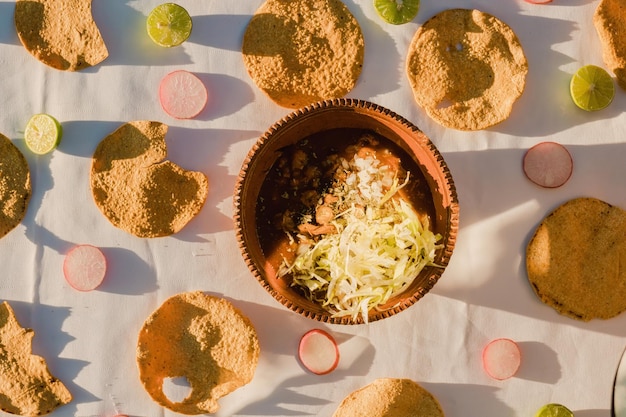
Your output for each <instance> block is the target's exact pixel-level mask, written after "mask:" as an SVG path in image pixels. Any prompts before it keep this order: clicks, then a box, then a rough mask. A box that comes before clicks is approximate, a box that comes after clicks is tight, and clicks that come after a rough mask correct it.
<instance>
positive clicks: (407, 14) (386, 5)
mask: <svg viewBox="0 0 626 417" xmlns="http://www.w3.org/2000/svg"><path fill="white" fill-rule="evenodd" d="M374 7H375V8H376V12H378V15H379V16H380V17H382V19H383V20H384V21H385V22H387V23H391V24H392V25H402V24H404V23H408V22H410V21H411V20H413V19H414V18H415V16H417V11H418V10H419V8H420V0H374Z"/></svg>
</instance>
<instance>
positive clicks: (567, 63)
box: [0, 0, 626, 417]
mask: <svg viewBox="0 0 626 417" xmlns="http://www.w3.org/2000/svg"><path fill="white" fill-rule="evenodd" d="M178 2H179V4H181V5H183V6H184V7H185V8H186V9H187V10H188V11H189V12H190V14H191V15H192V17H193V22H194V28H193V33H192V35H191V37H190V39H189V40H188V41H187V42H186V43H185V44H184V45H183V46H181V47H178V48H173V49H164V48H159V47H157V46H155V45H153V44H152V43H151V41H150V40H149V38H148V37H147V35H146V33H145V28H144V27H145V26H144V25H145V18H146V16H147V14H148V13H149V11H150V10H151V9H152V8H153V7H154V6H156V5H157V4H159V3H160V1H159V0H145V1H137V0H96V1H94V2H93V14H94V18H95V20H96V22H97V24H98V25H99V27H100V30H101V33H102V35H103V38H104V40H105V42H106V43H107V46H108V49H109V54H110V55H109V57H108V59H107V60H106V61H104V62H103V63H102V64H100V65H98V66H96V67H94V68H91V69H87V70H85V71H82V72H78V73H70V72H62V71H58V70H54V69H51V68H49V67H46V66H45V65H43V64H41V63H40V62H38V61H37V60H35V59H34V58H33V57H32V56H31V55H30V54H28V52H27V51H26V50H25V49H24V48H23V47H22V45H21V44H20V42H19V40H18V38H17V35H16V33H15V29H14V26H13V11H14V8H15V3H14V2H13V1H8V0H0V74H1V77H0V100H1V101H2V111H1V112H0V132H2V133H3V134H5V135H6V136H8V137H10V138H11V139H12V140H13V141H14V143H15V144H16V145H17V146H18V147H19V148H20V149H21V150H22V151H23V152H24V154H25V155H26V157H27V159H28V162H29V164H30V167H31V173H32V180H33V190H34V193H33V197H32V200H31V202H30V206H29V208H28V213H27V215H26V218H25V219H24V221H23V222H22V224H21V225H20V226H18V227H17V228H16V229H14V230H13V231H12V232H11V233H10V234H8V235H7V236H5V237H4V238H2V239H1V240H0V268H1V270H2V272H1V273H0V298H1V299H3V300H8V301H9V302H10V303H11V305H12V306H13V307H14V309H15V311H16V314H17V317H18V320H20V322H21V324H22V325H24V326H26V327H30V328H33V329H34V330H35V338H34V344H33V348H34V351H35V353H37V354H39V355H42V356H43V357H45V358H46V359H47V361H48V364H49V367H50V369H51V371H52V373H53V374H54V375H55V376H57V377H58V378H59V379H61V380H62V381H63V382H65V384H66V385H67V386H68V388H69V389H70V391H71V392H72V393H73V395H74V400H73V402H72V403H70V404H69V405H66V406H64V407H61V408H59V409H58V410H57V411H55V412H54V413H53V415H54V416H59V417H65V416H112V415H114V414H116V413H125V414H128V415H130V416H136V417H143V416H146V417H147V416H160V415H165V416H170V415H175V413H172V412H170V411H168V410H166V409H162V408H161V407H159V406H158V405H156V403H154V402H153V401H152V400H151V398H150V397H149V396H148V394H147V393H146V392H145V391H144V389H143V387H142V385H141V383H140V382H139V378H138V372H137V368H136V365H135V348H136V343H137V334H138V331H139V328H140V327H141V325H142V324H143V321H144V319H145V318H146V317H147V316H148V315H149V314H150V313H151V312H152V311H153V310H155V309H156V308H157V307H158V306H159V305H160V304H161V303H162V302H163V301H164V300H165V299H166V298H168V297H170V296H172V295H174V294H177V293H179V292H184V291H191V290H202V291H206V292H208V293H211V294H216V295H220V296H224V297H226V298H228V299H229V300H231V301H232V302H233V303H234V304H235V305H236V306H237V307H239V308H240V309H241V310H242V311H243V312H244V313H246V314H247V315H248V316H249V317H250V318H251V319H252V322H253V324H254V325H255V327H256V328H257V330H258V333H259V338H260V342H261V348H262V353H261V357H260V362H259V366H258V368H257V371H256V374H255V377H254V380H253V381H252V382H251V383H250V384H249V385H246V386H245V387H243V388H241V389H239V390H237V391H235V392H234V393H233V394H231V395H230V396H228V397H225V398H224V399H223V400H222V401H221V410H220V411H219V412H218V413H217V415H218V416H299V415H319V416H330V415H332V413H333V411H334V409H335V408H336V407H337V405H338V404H339V402H340V401H341V400H342V399H343V397H345V396H346V395H347V394H348V393H350V392H351V391H353V390H355V389H357V388H359V387H361V386H363V385H365V384H367V383H369V382H371V381H372V380H373V379H375V378H378V377H406V378H411V379H413V380H415V381H417V382H419V383H420V384H422V385H423V386H424V387H425V388H427V389H428V390H429V391H431V392H432V393H433V394H434V395H435V396H436V397H437V398H438V399H439V401H440V403H441V405H442V407H443V409H444V411H445V413H446V415H447V416H481V417H502V416H520V417H522V416H529V415H534V412H535V411H536V410H537V409H538V408H539V407H540V406H541V405H543V404H545V403H547V402H559V403H562V404H564V405H566V406H568V407H569V408H570V409H572V410H573V411H574V412H575V413H576V416H577V417H604V416H607V415H609V410H610V408H611V396H612V384H613V379H614V376H615V371H616V368H617V365H618V363H619V360H620V356H621V354H622V351H623V349H624V345H625V344H626V343H625V342H626V341H625V336H626V327H625V326H626V314H624V315H621V316H619V317H617V318H614V319H611V320H608V321H598V320H595V321H592V322H589V323H581V322H577V321H574V320H571V319H569V318H566V317H562V316H560V315H558V314H557V313H556V312H555V311H553V310H552V309H551V308H549V307H547V306H545V305H544V304H542V303H541V302H539V301H538V299H537V298H536V297H535V295H534V293H533V292H532V290H531V288H530V286H529V284H528V282H527V279H526V274H525V269H524V268H525V267H524V250H525V246H526V243H527V241H528V239H529V237H530V235H531V234H532V232H533V230H534V228H535V227H536V226H537V224H538V223H539V222H540V220H541V219H542V218H543V217H544V216H545V215H547V214H548V213H549V212H550V211H551V210H552V209H554V208H555V207H556V206H558V205H559V204H561V203H563V202H565V201H567V200H568V199H570V198H573V197H579V196H591V197H596V198H600V199H603V200H605V201H607V202H609V203H611V204H614V205H617V206H619V207H622V208H625V209H626V192H625V190H626V187H625V186H624V184H625V183H626V163H625V161H626V145H625V144H624V143H623V142H624V139H625V138H626V114H625V110H626V92H624V91H622V90H618V91H617V94H616V97H615V100H614V102H613V103H612V104H611V106H610V107H609V108H607V109H605V110H604V111H600V112H596V113H587V112H584V111H582V110H579V109H577V108H576V107H575V106H574V104H573V103H572V101H571V99H570V97H569V79H570V77H571V75H572V74H573V72H574V71H575V70H576V69H577V68H578V67H579V66H582V65H584V64H597V65H600V66H603V65H604V64H603V62H602V57H601V50H600V43H599V40H598V37H597V34H596V32H595V29H594V27H593V24H592V20H591V19H592V15H593V12H594V10H595V7H596V5H597V1H590V0H554V2H553V3H552V4H549V5H545V6H541V5H532V4H529V3H525V2H524V1H522V0H499V1H494V0H422V4H421V9H420V11H419V14H418V17H417V18H416V19H415V21H414V22H412V23H409V24H406V25H402V26H392V25H388V24H385V23H383V22H382V20H381V19H379V18H378V16H377V15H376V12H375V10H374V8H373V5H372V2H371V1H370V0H364V1H357V0H345V3H346V4H347V6H348V7H349V8H350V10H351V11H352V12H353V14H354V15H355V17H356V18H357V19H358V21H359V23H360V24H361V27H362V29H363V32H364V36H365V43H366V52H365V64H364V68H363V72H362V75H361V77H360V79H359V81H358V84H357V86H356V88H355V89H354V90H353V91H352V92H351V93H350V94H349V97H352V98H359V99H365V100H369V101H373V102H375V103H377V104H379V105H382V106H385V107H387V108H389V109H391V110H393V111H395V112H397V113H399V114H401V115H403V116H404V117H406V118H407V119H409V120H410V121H412V122H413V123H415V124H416V125H417V126H419V127H420V128H421V129H422V130H423V131H424V132H425V133H426V134H427V135H428V136H429V137H430V138H431V139H432V141H433V142H434V143H435V145H436V146H437V147H438V148H439V150H440V151H441V152H442V154H443V156H444V158H445V160H446V162H447V163H448V165H449V167H450V169H451V171H452V174H453V176H454V180H455V183H456V186H457V189H458V194H459V201H460V208H461V210H460V214H461V223H460V231H459V236H458V241H457V245H456V249H455V251H454V254H453V256H452V260H451V263H450V265H449V267H448V269H447V270H446V271H445V273H444V275H443V277H442V279H441V280H440V281H439V283H438V284H437V285H436V286H435V288H434V289H433V290H432V291H431V292H430V293H429V294H427V295H426V296H425V297H424V298H423V299H422V300H421V301H419V302H418V303H417V304H416V305H414V306H413V307H411V308H410V309H408V310H407V311H404V312H402V313H401V314H398V315H396V316H394V317H392V318H389V319H385V320H382V321H378V322H374V323H371V324H369V325H360V326H327V325H322V324H320V323H317V322H314V321H312V320H309V319H305V318H302V317H300V316H299V315H297V314H295V313H292V312H291V311H289V310H287V309H285V308H284V307H282V306H281V305H280V304H278V303H277V302H276V301H275V300H274V299H273V298H271V296H270V295H268V294H267V293H266V292H265V291H264V290H263V289H262V287H261V286H260V285H259V284H258V283H257V282H256V281H255V280H254V278H253V277H252V275H251V274H250V273H249V271H248V270H247V268H246V266H245V264H244V262H243V260H242V258H241V255H240V253H239V250H238V248H237V245H236V241H235V234H234V231H233V222H232V193H233V188H234V184H235V179H236V176H237V174H238V172H239V168H240V166H241V163H242V161H243V159H244V157H245V155H246V154H247V152H248V150H249V149H250V147H251V146H252V144H253V143H254V142H255V140H256V139H257V137H259V136H260V135H261V134H262V132H263V131H265V130H266V129H267V128H268V127H269V126H270V125H271V124H273V123H274V122H275V121H277V120H279V119H281V118H282V117H283V116H285V115H286V114H288V113H289V112H290V110H288V109H285V108H281V107H278V106H277V105H275V104H274V103H272V102H271V101H269V99H267V98H266V97H265V95H264V94H263V93H262V92H261V91H260V90H258V89H257V88H256V86H255V85H254V83H253V82H252V81H251V79H250V78H249V76H248V74H247V72H246V69H245V67H244V65H243V61H242V57H241V52H240V45H241V41H242V35H243V32H244V30H245V27H246V24H247V22H248V21H249V19H250V17H251V15H252V14H253V13H254V11H255V10H256V9H257V8H258V6H259V5H260V4H261V1H260V0H238V1H198V0H179V1H178ZM456 7H462V8H477V9H480V10H483V11H485V12H488V13H491V14H493V15H495V16H497V17H499V18H500V19H501V20H503V21H505V22H506V23H508V24H509V25H510V26H511V27H512V28H513V30H514V31H515V32H516V33H517V35H518V37H519V38H520V40H521V43H522V45H523V47H524V49H525V52H526V55H527V58H528V62H529V73H528V78H527V84H526V89H525V91H524V94H523V95H522V97H521V98H520V100H519V101H518V102H517V103H516V104H515V106H514V108H513V113H512V115H511V117H510V118H509V119H508V120H506V121H505V122H503V123H501V124H499V125H497V126H495V127H493V128H491V129H488V130H484V131H477V132H461V131H455V130H450V129H446V128H443V127H442V126H440V125H438V124H437V123H435V122H434V121H432V120H430V119H429V117H428V116H427V115H426V114H425V113H424V112H423V111H422V110H421V109H420V108H418V107H417V106H416V105H415V103H414V101H413V98H412V93H411V90H410V87H409V84H408V81H407V78H406V75H405V71H404V61H405V57H406V52H407V48H408V45H409V43H410V41H411V39H412V37H413V34H414V33H415V31H416V30H417V28H418V27H419V25H420V24H422V23H423V22H424V21H425V20H426V19H428V18H429V17H431V16H432V15H434V14H435V13H437V12H439V11H442V10H444V9H448V8H456ZM175 69H186V70H188V71H192V72H194V73H196V74H197V75H199V77H200V78H201V79H202V80H203V81H204V82H205V84H206V85H207V87H208V90H209V92H210V101H209V104H208V106H207V108H206V109H205V110H204V112H203V113H202V114H201V115H200V116H199V117H198V118H196V119H194V120H176V119H173V118H171V117H169V116H168V115H167V114H165V113H164V111H163V110H162V109H161V107H160V104H159V102H158V99H157V86H158V84H159V81H160V80H161V78H162V77H163V76H164V75H165V74H167V73H168V72H170V71H172V70H175ZM39 112H47V113H50V114H52V115H54V116H55V117H56V118H58V119H59V120H60V121H61V123H62V124H63V128H64V136H63V141H62V143H61V144H60V146H59V147H58V149H57V150H55V151H54V152H53V153H51V154H49V155H46V156H41V157H36V156H34V155H33V154H31V153H29V152H28V151H27V149H26V147H25V146H24V143H23V140H22V131H23V129H24V126H25V123H26V121H27V120H28V118H29V117H30V116H31V115H32V114H34V113H39ZM144 119H150V120H158V121H161V122H164V123H167V124H168V125H169V126H170V130H169V133H168V136H167V143H168V147H169V158H170V159H171V160H172V161H174V162H176V163H178V164H179V165H181V166H183V167H184V168H187V169H193V170H200V171H202V172H204V173H206V174H207V175H208V177H209V179H210V187H211V188H210V192H209V197H208V201H207V203H206V205H205V207H204V208H203V210H202V211H201V213H200V214H199V215H198V216H197V217H196V218H195V219H194V220H193V221H192V222H191V223H190V224H189V225H188V226H187V227H186V228H185V229H183V231H181V232H180V233H178V234H176V235H174V236H171V237H166V238H158V239H139V238H135V237H133V236H131V235H129V234H127V233H125V232H123V231H121V230H119V229H116V228H115V227H113V226H112V225H111V224H110V223H109V222H108V221H107V220H106V219H105V218H104V217H103V216H102V215H101V214H100V212H99V211H98V209H97V208H96V206H95V204H94V202H93V200H92V197H91V193H90V189H89V169H90V163H91V154H92V153H93V151H94V149H95V147H96V145H97V144H98V142H99V141H100V140H101V139H102V138H103V137H104V136H106V135H107V134H108V133H110V132H111V131H113V130H114V129H115V128H117V127H118V126H119V125H121V124H122V123H124V122H127V121H130V120H144ZM544 140H552V141H557V142H560V143H562V144H564V145H566V146H567V147H568V149H569V150H570V152H571V153H572V156H573V159H574V173H573V175H572V177H571V179H570V181H569V182H568V183H567V184H566V185H565V186H563V187H561V188H558V189H542V188H539V187H538V186H536V185H534V184H533V183H531V182H530V181H528V180H527V179H526V178H525V177H524V174H523V172H522V169H521V161H522V157H523V155H524V152H525V150H526V149H527V148H529V147H530V146H532V145H534V144H535V143H538V142H540V141H544ZM78 243H89V244H93V245H96V246H98V247H101V248H102V249H103V251H104V253H105V255H106V256H107V258H108V260H109V270H108V274H107V278H106V281H105V282H104V283H103V285H102V286H101V287H100V288H98V289H97V290H95V291H92V292H87V293H79V292H77V291H75V290H73V289H72V288H71V287H70V286H69V285H68V284H67V283H66V282H65V280H64V278H63V274H62V263H63V259H64V255H65V253H66V252H67V250H68V249H70V248H71V247H72V246H73V245H75V244H78ZM315 327H322V328H325V329H326V330H328V331H330V332H331V333H332V334H333V335H334V336H335V337H336V338H337V340H338V341H339V348H340V352H341V362H340V365H339V368H338V369H337V370H336V371H335V372H333V373H331V374H329V375H326V376H315V375H312V374H310V373H308V372H306V371H305V370H304V369H303V368H302V367H301V366H300V365H299V363H298V361H297V358H296V354H295V353H296V348H297V344H298V340H299V338H300V336H301V335H302V334H303V333H304V332H305V331H306V330H308V329H310V328H315ZM498 337H508V338H511V339H514V340H516V341H517V342H518V343H519V344H520V347H521V350H522V354H523V363H522V366H521V369H520V371H519V373H518V374H517V376H515V377H514V378H512V379H509V380H506V381H495V380H493V379H490V378H489V377H488V376H487V375H486V374H485V372H484V371H483V369H482V364H481V357H480V354H481V351H482V349H483V347H484V345H485V344H486V343H487V342H488V341H489V340H491V339H494V338H498ZM0 414H1V413H0Z"/></svg>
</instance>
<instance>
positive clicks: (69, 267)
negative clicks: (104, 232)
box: [63, 245, 107, 291]
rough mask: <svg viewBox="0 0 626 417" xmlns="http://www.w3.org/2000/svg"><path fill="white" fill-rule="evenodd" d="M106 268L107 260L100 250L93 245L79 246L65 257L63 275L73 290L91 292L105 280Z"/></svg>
mask: <svg viewBox="0 0 626 417" xmlns="http://www.w3.org/2000/svg"><path fill="white" fill-rule="evenodd" d="M106 267H107V263H106V258H105V257H104V254H103V253H102V251H101V250H100V249H98V248H96V247H95V246H91V245H78V246H75V247H73V248H72V249H71V250H70V251H69V252H68V253H67V255H65V261H64V262H63V274H64V275H65V279H66V280H67V282H68V283H69V284H70V285H71V286H72V287H73V288H75V289H77V290H79V291H91V290H94V289H96V288H97V287H98V286H99V285H100V284H101V283H102V281H103V280H104V276H105V275H106V269H107V268H106Z"/></svg>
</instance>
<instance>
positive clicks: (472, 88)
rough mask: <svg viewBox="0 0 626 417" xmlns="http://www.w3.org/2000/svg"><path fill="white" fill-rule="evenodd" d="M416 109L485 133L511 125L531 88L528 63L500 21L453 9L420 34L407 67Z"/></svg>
mask: <svg viewBox="0 0 626 417" xmlns="http://www.w3.org/2000/svg"><path fill="white" fill-rule="evenodd" d="M406 71H407V75H408V79H409V82H410V84H411V88H412V90H413V96H414V98H415V101H416V102H417V104H418V105H419V106H420V107H422V108H423V109H424V110H425V111H426V113H427V114H428V115H429V116H430V117H431V118H432V119H433V120H435V121H436V122H438V123H439V124H441V125H443V126H445V127H449V128H452V129H458V130H480V129H486V128H488V127H490V126H493V125H495V124H498V123H500V122H502V121H504V120H506V119H507V118H508V117H509V116H510V114H511V112H512V109H513V104H514V103H515V101H516V100H517V99H518V98H519V97H520V96H521V95H522V92H523V91H524V88H525V85H526V74H527V73H528V62H527V60H526V56H525V55H524V50H523V49H522V45H521V44H520V42H519V40H518V38H517V36H516V35H515V33H514V32H513V30H512V29H511V28H510V27H509V26H508V25H506V24H505V23H504V22H502V21H500V20H499V19H497V18H496V17H494V16H492V15H490V14H487V13H484V12H481V11H479V10H469V9H450V10H446V11H443V12H441V13H439V14H437V15H435V16H433V17H432V18H430V19H429V20H428V21H426V22H425V23H424V24H423V25H422V26H421V27H420V28H419V29H418V30H417V32H416V33H415V35H414V37H413V39H412V41H411V44H410V46H409V52H408V57H407V63H406Z"/></svg>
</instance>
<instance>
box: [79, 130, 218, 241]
mask: <svg viewBox="0 0 626 417" xmlns="http://www.w3.org/2000/svg"><path fill="white" fill-rule="evenodd" d="M167 129H168V127H167V125H165V124H163V123H160V122H153V121H134V122H128V123H125V124H123V125H122V126H120V127H119V128H118V129H117V130H115V131H114V132H113V133H111V134H110V135H108V136H107V137H105V138H104V139H103V140H102V141H101V142H100V144H99V145H98V147H97V148H96V150H95V152H94V154H93V159H92V164H91V192H92V195H93V198H94V201H95V203H96V205H97V206H98V208H99V209H100V211H101V212H102V213H103V214H104V215H105V216H106V218H107V219H109V221H110V222H111V223H112V224H113V225H114V226H116V227H119V228H120V229H122V230H124V231H126V232H128V233H131V234H133V235H135V236H137V237H145V238H151V237H161V236H168V235H171V234H174V233H177V232H179V231H180V230H181V229H182V228H183V227H185V225H187V223H188V222H189V221H191V219H193V218H194V217H195V216H196V215H197V214H198V213H199V212H200V210H201V209H202V207H203V205H204V203H205V201H206V198H207V195H208V190H209V183H208V178H207V177H206V175H204V174H203V173H201V172H197V171H186V170H184V169H183V168H181V167H179V166H178V165H176V164H174V163H173V162H170V161H168V160H166V159H165V158H166V156H167V147H166V143H165V134H166V133H167Z"/></svg>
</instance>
